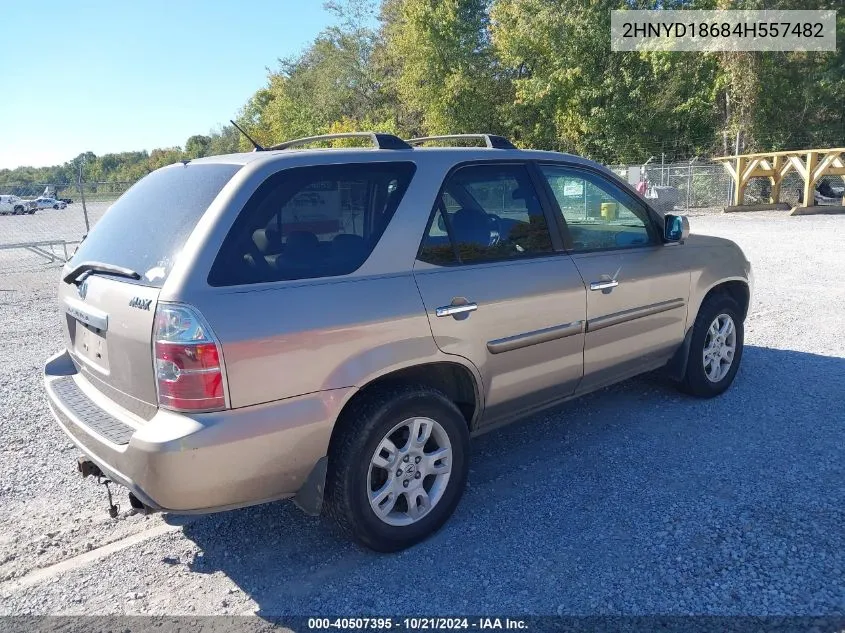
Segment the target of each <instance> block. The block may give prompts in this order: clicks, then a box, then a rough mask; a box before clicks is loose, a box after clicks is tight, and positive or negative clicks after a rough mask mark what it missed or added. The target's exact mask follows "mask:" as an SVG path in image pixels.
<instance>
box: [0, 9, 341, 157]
mask: <svg viewBox="0 0 845 633" xmlns="http://www.w3.org/2000/svg"><path fill="white" fill-rule="evenodd" d="M0 3H2V5H3V7H2V10H0V25H2V31H3V37H2V43H0V169H3V168H14V167H18V166H20V165H32V166H35V167H40V166H45V165H58V164H61V163H64V162H66V161H68V160H71V159H73V158H74V157H76V156H78V155H79V154H80V153H82V152H86V151H92V152H94V153H95V154H97V155H98V156H99V155H101V154H107V153H110V152H121V151H131V150H141V149H146V150H151V149H154V148H156V147H172V146H174V145H179V146H184V145H185V141H186V140H187V138H188V137H189V136H191V135H193V134H206V133H208V132H209V131H210V130H211V129H212V128H216V127H218V126H220V125H222V124H224V123H227V122H228V120H229V119H230V118H234V116H235V114H236V113H237V111H238V109H239V108H240V107H241V106H243V104H244V103H246V101H247V99H248V98H249V97H250V96H251V95H252V94H253V93H254V92H255V91H256V90H257V89H258V88H260V87H261V86H263V85H264V83H265V80H266V77H267V68H268V67H269V68H271V69H276V68H277V60H278V58H280V57H287V56H288V55H291V54H295V53H297V52H299V51H301V50H302V49H303V48H304V47H305V46H307V45H308V44H309V43H310V42H311V41H312V40H313V39H314V37H315V36H316V35H317V34H318V33H319V32H320V31H321V30H323V29H324V28H325V27H326V26H328V25H330V24H332V23H333V21H334V18H333V16H332V15H331V14H329V13H328V12H326V11H325V10H324V9H323V2H322V0H275V1H272V0H249V1H248V2H232V1H231V0H206V1H205V2H201V1H197V0H170V1H169V2H167V1H164V0H144V1H143V2H115V1H114V0H111V1H109V2H106V1H102V0H96V1H88V0H79V1H77V2H69V1H68V0H0ZM279 140H282V139H279Z"/></svg>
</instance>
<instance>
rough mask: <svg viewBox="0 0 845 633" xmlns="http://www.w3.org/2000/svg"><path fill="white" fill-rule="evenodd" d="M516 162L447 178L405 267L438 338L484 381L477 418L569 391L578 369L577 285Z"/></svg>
mask: <svg viewBox="0 0 845 633" xmlns="http://www.w3.org/2000/svg"><path fill="white" fill-rule="evenodd" d="M548 213H549V211H548V210H544V209H543V207H542V205H541V203H540V199H539V197H538V194H537V191H536V188H535V186H534V184H533V182H532V178H531V176H530V174H529V171H528V169H527V168H526V167H525V166H524V165H522V164H490V163H485V164H480V165H470V166H465V167H461V168H459V169H458V170H456V171H454V172H453V173H452V174H451V175H450V176H448V177H447V179H446V182H445V184H444V187H443V190H442V191H441V194H440V196H439V198H438V202H437V209H436V210H435V212H434V216H433V218H432V222H431V225H430V229H429V231H428V234H427V235H426V238H425V240H424V242H423V245H422V247H421V249H420V254H419V258H418V261H417V264H416V266H415V270H414V275H415V278H416V281H417V285H418V287H419V290H420V294H421V295H422V299H423V303H424V304H425V309H426V312H427V313H428V318H429V322H430V324H431V330H432V333H433V335H434V339H435V341H436V343H437V345H438V347H439V348H440V349H441V350H442V351H443V352H445V353H447V354H455V355H459V356H463V357H464V358H467V359H469V360H470V361H472V362H473V363H474V364H475V365H476V366H477V367H478V369H479V371H480V373H481V376H482V379H483V381H484V385H483V388H484V395H485V414H484V417H483V420H484V423H494V422H496V421H498V420H500V419H503V418H506V417H509V416H511V415H513V414H516V413H520V412H524V411H527V410H530V409H532V408H535V407H538V406H542V405H545V404H548V403H550V402H553V401H556V400H559V399H561V398H565V397H567V396H569V395H571V394H572V393H573V392H574V390H575V388H576V386H577V385H578V382H579V381H580V379H581V376H582V368H583V367H582V365H583V348H584V327H585V320H586V312H585V301H586V299H585V295H586V291H585V289H584V284H583V282H582V281H581V276H580V275H579V274H578V271H577V269H576V267H575V264H574V263H573V261H572V259H571V258H570V257H569V256H568V255H567V254H566V253H564V252H563V251H562V241H561V240H560V239H559V235H555V236H554V237H553V235H552V233H551V231H550V230H549V222H548V218H549V217H553V216H549V215H547V214H548Z"/></svg>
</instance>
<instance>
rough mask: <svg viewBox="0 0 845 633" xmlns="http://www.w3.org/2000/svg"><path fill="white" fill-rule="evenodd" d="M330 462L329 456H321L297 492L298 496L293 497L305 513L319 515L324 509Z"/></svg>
mask: <svg viewBox="0 0 845 633" xmlns="http://www.w3.org/2000/svg"><path fill="white" fill-rule="evenodd" d="M328 463H329V460H328V457H321V458H320V459H319V460H318V461H317V463H316V464H315V465H314V468H312V469H311V472H310V473H309V474H308V478H307V479H306V480H305V483H304V484H302V487H301V488H300V489H299V492H297V493H296V496H295V497H294V498H293V502H294V503H295V504H296V505H297V506H298V507H299V509H300V510H302V511H303V512H304V513H305V514H310V515H311V516H319V514H320V512H321V511H322V509H323V496H324V494H325V490H326V470H327V467H328Z"/></svg>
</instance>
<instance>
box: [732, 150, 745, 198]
mask: <svg viewBox="0 0 845 633" xmlns="http://www.w3.org/2000/svg"><path fill="white" fill-rule="evenodd" d="M747 164H748V159H747V158H746V157H745V156H737V157H736V176H734V200H733V203H734V206H735V207H738V206H739V205H741V204H742V201H743V199H744V198H745V185H746V183H747V181H746V183H744V182H742V174H743V173H744V172H745V166H746V165H747ZM732 175H733V174H732Z"/></svg>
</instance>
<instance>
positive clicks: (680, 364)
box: [666, 277, 751, 380]
mask: <svg viewBox="0 0 845 633" xmlns="http://www.w3.org/2000/svg"><path fill="white" fill-rule="evenodd" d="M718 295H726V296H728V297H730V298H731V299H733V300H734V301H736V303H737V304H738V305H739V307H740V309H741V310H742V320H743V321H745V318H746V317H747V316H748V308H749V304H750V302H751V288H750V286H749V285H748V281H747V280H746V279H742V278H741V277H736V278H732V279H723V280H720V281H718V282H716V283H713V284H712V285H711V286H710V287H709V288H707V290H706V292H704V293H702V294H701V295H699V296H701V301H699V302H698V304H697V305H696V306H695V311H693V310H692V309H691V310H690V311H689V314H688V315H687V328H686V332H685V334H684V341H683V343H681V346H680V347H679V348H678V349H677V351H676V352H675V354H674V356H672V359H671V360H670V361H669V363H667V365H666V368H667V370H668V371H669V375H670V377H672V378H673V379H675V380H681V379H682V378H683V377H684V374H685V373H686V371H687V361H688V360H689V350H690V344H691V342H692V330H693V325H695V320H696V319H697V318H698V313H699V312H700V311H701V306H703V305H704V304H705V303H707V301H708V300H709V299H710V298H712V297H715V296H718ZM690 308H692V306H690Z"/></svg>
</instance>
